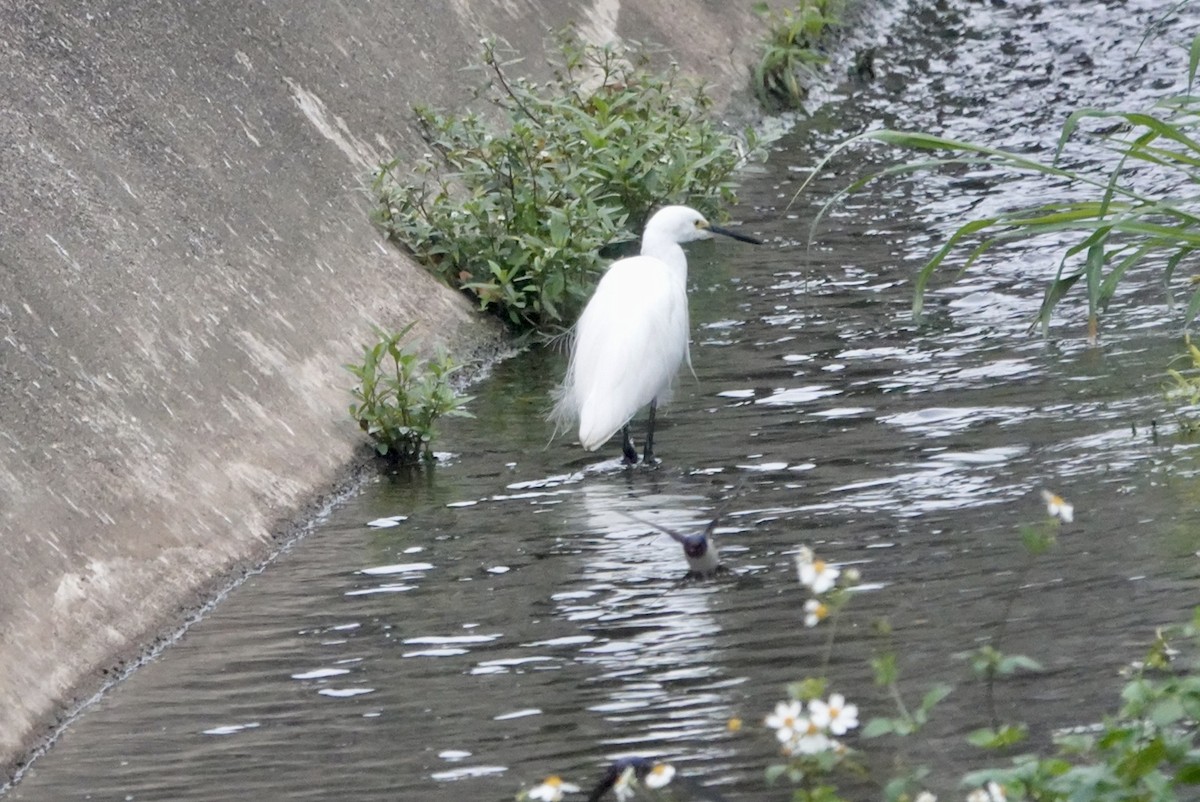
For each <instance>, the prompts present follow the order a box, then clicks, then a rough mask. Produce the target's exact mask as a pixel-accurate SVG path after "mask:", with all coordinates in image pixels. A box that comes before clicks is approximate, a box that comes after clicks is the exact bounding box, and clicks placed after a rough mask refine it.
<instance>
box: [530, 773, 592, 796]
mask: <svg viewBox="0 0 1200 802" xmlns="http://www.w3.org/2000/svg"><path fill="white" fill-rule="evenodd" d="M578 792H579V786H578V785H572V784H571V783H568V782H563V780H562V777H559V776H558V775H556V774H553V775H551V776H549V777H547V778H546V779H544V780H542V784H541V785H538V786H535V787H533V788H530V789H529V790H528V791H527V792H526V793H525V798H526V799H533V800H536V802H562V798H563V794H574V793H578Z"/></svg>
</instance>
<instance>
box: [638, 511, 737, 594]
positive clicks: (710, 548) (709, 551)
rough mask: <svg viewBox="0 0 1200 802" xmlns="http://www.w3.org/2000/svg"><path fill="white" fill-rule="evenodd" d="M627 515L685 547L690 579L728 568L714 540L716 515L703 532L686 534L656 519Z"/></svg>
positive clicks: (684, 554)
mask: <svg viewBox="0 0 1200 802" xmlns="http://www.w3.org/2000/svg"><path fill="white" fill-rule="evenodd" d="M626 515H629V517H630V518H632V519H633V520H635V521H637V522H638V523H641V524H645V525H646V526H652V527H654V528H655V529H657V530H659V531H660V532H665V533H666V534H668V535H670V536H671V537H672V538H673V539H674V540H675V542H676V543H678V544H679V545H680V546H682V547H683V556H684V557H686V558H687V563H688V572H687V578H688V579H702V578H704V577H709V576H712V575H713V574H715V573H717V572H719V571H724V570H726V568H725V566H723V565H721V557H720V555H719V554H717V544H716V542H715V541H714V540H713V532H715V531H716V529H717V520H718V519H717V518H715V517H714V518H713V519H712V520H711V521H710V522H709V524H708V526H706V527H704V531H703V532H697V533H696V534H692V535H685V534H683V533H682V532H678V531H676V530H674V529H672V528H670V527H669V526H663V525H662V524H660V523H655V522H654V521H647V520H646V519H645V518H640V517H638V516H636V515H632V514H630V513H626Z"/></svg>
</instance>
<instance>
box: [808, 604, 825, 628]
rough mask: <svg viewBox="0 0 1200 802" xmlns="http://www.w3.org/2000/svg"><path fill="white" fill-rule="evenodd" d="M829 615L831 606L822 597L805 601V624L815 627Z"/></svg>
mask: <svg viewBox="0 0 1200 802" xmlns="http://www.w3.org/2000/svg"><path fill="white" fill-rule="evenodd" d="M827 615H829V608H828V607H826V606H825V603H824V602H822V601H821V600H820V599H809V600H808V601H806V602H805V603H804V626H806V627H815V626H816V625H817V624H819V623H821V622H822V621H824V620H825V617H826V616H827Z"/></svg>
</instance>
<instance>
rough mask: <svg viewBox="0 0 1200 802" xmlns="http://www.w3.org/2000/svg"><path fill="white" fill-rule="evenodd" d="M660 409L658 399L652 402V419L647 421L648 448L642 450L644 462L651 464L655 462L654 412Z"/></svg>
mask: <svg viewBox="0 0 1200 802" xmlns="http://www.w3.org/2000/svg"><path fill="white" fill-rule="evenodd" d="M657 410H658V399H657V398H655V399H654V400H653V401H651V402H650V420H649V421H648V422H647V423H646V450H645V451H643V452H642V462H644V463H645V464H647V465H651V464H653V462H654V413H655V412H656V411H657Z"/></svg>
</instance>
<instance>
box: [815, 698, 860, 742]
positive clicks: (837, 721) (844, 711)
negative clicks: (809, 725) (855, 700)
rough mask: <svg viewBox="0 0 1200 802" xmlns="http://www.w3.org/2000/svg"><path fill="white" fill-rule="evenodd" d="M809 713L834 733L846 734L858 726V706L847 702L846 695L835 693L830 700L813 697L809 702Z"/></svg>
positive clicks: (824, 727)
mask: <svg viewBox="0 0 1200 802" xmlns="http://www.w3.org/2000/svg"><path fill="white" fill-rule="evenodd" d="M808 715H809V716H810V717H811V718H812V720H813V723H814V724H816V725H817V726H818V727H820V728H821V729H823V730H829V731H830V732H832V733H833V734H834V735H845V734H846V732H847V731H848V730H852V729H854V728H855V727H857V726H858V706H857V705H851V704H846V697H844V696H842V695H841V694H840V693H835V694H833V695H832V696H830V697H829V701H828V702H823V701H821V700H820V699H813V700H812V701H811V702H809V703H808Z"/></svg>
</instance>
